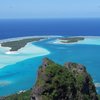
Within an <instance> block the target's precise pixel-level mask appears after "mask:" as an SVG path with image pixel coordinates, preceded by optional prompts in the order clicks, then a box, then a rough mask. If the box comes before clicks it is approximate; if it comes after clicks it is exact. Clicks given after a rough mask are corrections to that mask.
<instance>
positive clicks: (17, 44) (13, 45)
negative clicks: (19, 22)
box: [1, 38, 44, 51]
mask: <svg viewBox="0 0 100 100" xmlns="http://www.w3.org/2000/svg"><path fill="white" fill-rule="evenodd" d="M41 39H44V38H28V39H21V40H16V41H8V42H3V43H1V46H3V47H10V48H11V49H10V51H17V50H19V49H20V48H22V47H24V46H25V45H26V44H27V43H29V42H33V41H39V40H41Z"/></svg>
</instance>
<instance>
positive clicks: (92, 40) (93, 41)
mask: <svg viewBox="0 0 100 100" xmlns="http://www.w3.org/2000/svg"><path fill="white" fill-rule="evenodd" d="M77 37H83V38H84V40H79V41H77V42H70V43H67V42H62V40H61V39H59V38H58V39H56V40H54V41H52V42H51V43H53V44H64V45H71V44H73V45H75V44H80V45H82V44H86V45H100V36H71V37H70V36H69V37H66V38H77ZM65 41H66V40H65Z"/></svg>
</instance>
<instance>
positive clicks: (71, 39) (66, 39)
mask: <svg viewBox="0 0 100 100" xmlns="http://www.w3.org/2000/svg"><path fill="white" fill-rule="evenodd" d="M84 39H85V38H84V37H64V38H59V40H60V42H61V43H73V42H78V41H82V40H84Z"/></svg>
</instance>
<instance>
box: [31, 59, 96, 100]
mask: <svg viewBox="0 0 100 100" xmlns="http://www.w3.org/2000/svg"><path fill="white" fill-rule="evenodd" d="M31 100H98V97H97V93H96V89H95V86H94V84H93V81H92V78H91V76H90V75H89V74H88V73H87V71H86V68H85V67H84V66H83V65H81V64H76V63H71V62H69V63H66V64H65V65H64V66H61V65H59V64H56V63H54V62H53V61H51V60H49V59H48V58H45V59H44V60H43V64H42V66H40V69H39V71H38V79H37V82H36V85H35V87H34V88H33V90H32V94H31Z"/></svg>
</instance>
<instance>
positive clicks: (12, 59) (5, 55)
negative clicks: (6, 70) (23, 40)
mask: <svg viewBox="0 0 100 100" xmlns="http://www.w3.org/2000/svg"><path fill="white" fill-rule="evenodd" d="M49 53H50V52H49V51H48V50H46V49H44V48H41V47H38V46H36V45H33V44H32V43H28V44H27V45H26V46H25V47H23V48H21V49H19V50H18V51H10V48H8V47H2V46H0V68H3V67H5V66H7V65H11V64H15V63H17V62H20V61H22V60H25V59H28V58H32V57H37V56H43V55H48V54H49Z"/></svg>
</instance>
